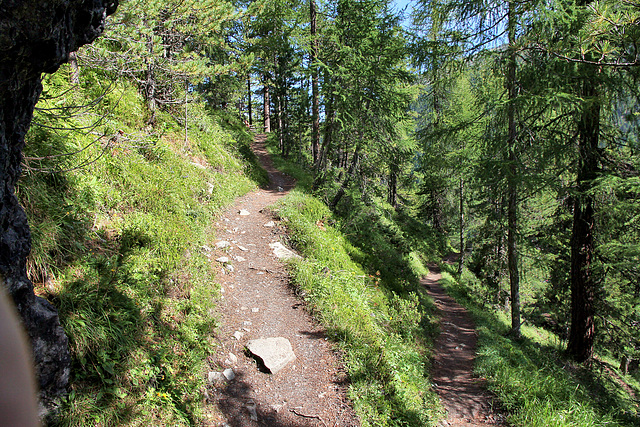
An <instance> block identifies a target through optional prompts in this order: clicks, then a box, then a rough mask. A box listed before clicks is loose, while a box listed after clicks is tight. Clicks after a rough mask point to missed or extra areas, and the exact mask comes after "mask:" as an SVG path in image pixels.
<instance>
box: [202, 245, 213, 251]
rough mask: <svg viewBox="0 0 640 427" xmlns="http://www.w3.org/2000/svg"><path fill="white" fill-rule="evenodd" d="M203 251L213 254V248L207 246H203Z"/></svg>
mask: <svg viewBox="0 0 640 427" xmlns="http://www.w3.org/2000/svg"><path fill="white" fill-rule="evenodd" d="M202 250H203V251H205V252H211V248H210V247H209V246H207V245H202Z"/></svg>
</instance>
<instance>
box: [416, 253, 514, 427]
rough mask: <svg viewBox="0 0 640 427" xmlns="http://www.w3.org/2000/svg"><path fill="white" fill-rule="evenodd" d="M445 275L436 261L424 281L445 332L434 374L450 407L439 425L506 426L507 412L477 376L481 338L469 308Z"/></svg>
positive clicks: (437, 349) (439, 341) (438, 344)
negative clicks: (452, 292) (447, 287)
mask: <svg viewBox="0 0 640 427" xmlns="http://www.w3.org/2000/svg"><path fill="white" fill-rule="evenodd" d="M449 258H451V257H449ZM448 261H449V260H447V259H445V262H448ZM441 278H442V275H441V274H440V268H439V267H438V266H437V265H436V264H432V265H429V275H428V276H426V277H425V278H423V279H422V282H421V283H422V284H423V285H424V286H425V287H426V288H427V292H428V294H429V296H430V297H431V298H432V299H433V301H434V302H435V304H436V307H437V308H438V310H439V311H440V315H441V318H440V331H441V332H440V336H439V337H438V339H437V341H436V344H435V348H434V358H433V365H432V368H431V376H432V381H433V383H434V385H435V387H436V391H437V393H438V395H439V396H440V400H441V402H442V405H443V406H444V407H445V409H446V410H447V418H446V419H445V420H443V421H441V422H440V424H438V425H439V426H469V427H473V426H506V425H507V424H506V422H505V421H504V419H505V415H504V414H503V413H501V412H499V411H497V410H494V403H493V398H492V395H491V394H490V393H489V392H488V391H487V389H486V387H485V384H484V381H483V380H482V379H479V378H477V377H475V376H474V375H473V361H474V359H475V353H476V343H477V340H478V338H477V335H476V331H475V325H474V323H473V320H472V319H471V316H470V315H469V313H468V312H467V310H466V309H465V308H464V307H462V306H461V305H460V304H458V303H457V302H456V301H455V300H454V299H453V298H452V297H450V296H449V295H447V293H446V292H445V291H444V289H443V288H442V286H440V284H439V283H438V282H439V280H440V279H441Z"/></svg>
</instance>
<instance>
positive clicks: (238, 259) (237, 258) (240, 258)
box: [236, 256, 246, 262]
mask: <svg viewBox="0 0 640 427" xmlns="http://www.w3.org/2000/svg"><path fill="white" fill-rule="evenodd" d="M236 261H238V262H242V261H246V259H245V258H242V257H241V256H237V257H236Z"/></svg>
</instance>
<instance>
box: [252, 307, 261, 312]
mask: <svg viewBox="0 0 640 427" xmlns="http://www.w3.org/2000/svg"><path fill="white" fill-rule="evenodd" d="M259 311H260V309H259V308H258V307H254V308H252V309H251V312H252V313H257V312H259Z"/></svg>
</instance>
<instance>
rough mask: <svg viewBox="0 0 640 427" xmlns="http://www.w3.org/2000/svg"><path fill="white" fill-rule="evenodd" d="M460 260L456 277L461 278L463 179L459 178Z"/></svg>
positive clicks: (462, 257)
mask: <svg viewBox="0 0 640 427" xmlns="http://www.w3.org/2000/svg"><path fill="white" fill-rule="evenodd" d="M459 184H460V200H459V204H460V207H459V208H460V213H459V218H460V258H458V277H461V276H462V268H463V267H464V248H465V242H464V179H462V178H460V183H459Z"/></svg>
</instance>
